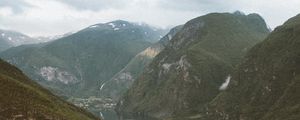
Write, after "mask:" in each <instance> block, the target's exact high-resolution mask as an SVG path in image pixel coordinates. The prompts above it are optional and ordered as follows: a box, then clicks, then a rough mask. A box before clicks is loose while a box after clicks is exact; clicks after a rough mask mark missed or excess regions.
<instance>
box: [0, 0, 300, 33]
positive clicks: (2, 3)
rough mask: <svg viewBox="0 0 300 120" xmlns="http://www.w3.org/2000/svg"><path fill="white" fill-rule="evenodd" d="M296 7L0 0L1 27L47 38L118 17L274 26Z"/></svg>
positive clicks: (291, 3) (247, 0)
mask: <svg viewBox="0 0 300 120" xmlns="http://www.w3.org/2000/svg"><path fill="white" fill-rule="evenodd" d="M299 6H300V0H0V29H9V30H15V31H19V32H22V33H25V34H27V35H30V36H41V35H44V36H48V35H56V34H63V33H66V32H70V31H77V30H80V29H82V28H84V27H87V26H89V25H92V24H96V23H105V22H109V21H112V20H116V19H122V20H127V21H132V22H145V23H147V24H150V25H153V26H157V27H170V26H174V25H179V24H184V23H185V22H187V21H188V20H190V19H192V18H195V17H198V16H201V15H205V14H207V13H210V12H234V11H236V10H240V11H243V12H244V13H246V14H248V13H259V14H260V15H261V16H262V17H264V18H265V20H266V22H267V24H268V25H269V26H270V27H271V28H274V27H276V26H278V25H281V24H282V23H283V22H284V21H286V20H287V19H288V18H290V17H293V16H295V15H297V14H299V13H300V7H299Z"/></svg>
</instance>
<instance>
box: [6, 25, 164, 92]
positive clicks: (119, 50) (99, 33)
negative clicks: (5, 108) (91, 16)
mask: <svg viewBox="0 0 300 120" xmlns="http://www.w3.org/2000/svg"><path fill="white" fill-rule="evenodd" d="M162 31H163V30H158V29H154V28H152V27H149V26H147V25H139V24H135V23H130V22H127V21H122V20H117V21H112V22H109V23H105V24H95V25H92V26H89V27H87V28H85V29H83V30H80V31H78V32H76V33H74V34H72V35H69V36H66V37H63V38H61V39H58V40H55V41H51V42H47V43H43V44H36V45H23V46H20V47H16V48H12V49H9V50H7V51H5V52H3V53H1V55H0V56H1V57H2V58H3V59H5V60H6V61H8V62H9V63H12V64H14V65H16V66H17V67H19V68H20V69H22V70H23V71H24V72H25V74H26V75H28V76H29V77H30V78H32V79H33V80H36V81H37V82H38V83H40V84H41V85H43V86H45V87H47V88H48V89H50V90H52V91H53V92H55V93H56V94H59V95H63V96H68V97H70V96H74V97H90V96H100V94H99V89H100V86H101V85H102V84H103V83H104V82H105V81H107V80H109V79H110V78H111V77H113V75H114V74H116V73H117V72H119V71H120V70H121V69H122V68H124V67H125V66H126V64H127V63H128V62H129V61H130V60H131V59H132V58H133V57H134V56H135V55H136V54H138V53H139V52H141V51H143V50H144V49H146V48H147V47H149V46H150V45H151V44H152V43H151V41H157V40H158V39H159V38H160V36H161V35H163V34H164V33H163V32H162Z"/></svg>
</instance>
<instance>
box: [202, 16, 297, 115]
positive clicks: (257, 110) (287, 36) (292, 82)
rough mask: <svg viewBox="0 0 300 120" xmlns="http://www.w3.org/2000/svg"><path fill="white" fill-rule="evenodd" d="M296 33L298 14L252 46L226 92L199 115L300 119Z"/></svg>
mask: <svg viewBox="0 0 300 120" xmlns="http://www.w3.org/2000/svg"><path fill="white" fill-rule="evenodd" d="M299 33H300V16H299V15H298V16H296V17H294V18H291V19H290V20H288V21H287V22H286V23H285V24H283V25H282V26H279V27H277V28H276V29H275V30H274V31H273V32H272V33H271V34H270V35H269V36H268V37H267V38H266V39H265V40H264V41H263V42H262V43H259V44H258V45H256V46H255V47H253V49H251V50H250V51H249V53H248V54H247V56H246V57H245V58H244V60H243V62H242V63H241V64H240V65H239V67H238V68H237V69H236V70H235V72H234V74H233V77H232V82H231V83H230V85H229V89H228V90H226V91H224V92H222V93H220V94H219V95H218V96H217V97H216V98H215V99H214V100H213V101H211V102H210V103H209V104H208V105H207V107H206V109H203V111H201V112H199V113H202V115H201V116H202V117H201V118H202V119H203V120H215V119H225V118H226V119H230V120H239V119H246V120H298V119H300V103H299V101H300V91H299V86H300V79H299V76H300V74H299V73H300V57H299V55H300V35H299ZM203 113H207V114H203Z"/></svg>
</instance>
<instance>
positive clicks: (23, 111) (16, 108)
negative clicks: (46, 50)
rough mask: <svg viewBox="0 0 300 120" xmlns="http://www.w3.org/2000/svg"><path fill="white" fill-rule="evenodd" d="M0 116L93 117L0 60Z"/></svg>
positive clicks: (68, 119) (43, 118) (42, 119)
mask: <svg viewBox="0 0 300 120" xmlns="http://www.w3.org/2000/svg"><path fill="white" fill-rule="evenodd" d="M0 119H1V120H7V119H9V120H13V119H22V120H23V119H26V120H29V119H38V120H46V119H47V120H48V119H49V120H50V119H51V120H52V119H55V120H58V119H60V120H62V119H64V120H96V119H97V118H96V117H94V116H93V115H91V114H90V113H87V112H85V111H84V110H82V109H79V108H77V107H75V106H74V105H71V104H69V103H67V102H64V101H63V100H61V99H60V98H58V97H56V96H54V95H53V94H52V93H50V92H49V91H47V90H46V89H44V88H42V87H41V86H39V85H38V84H36V83H35V82H33V81H31V80H30V79H29V78H27V77H26V76H25V75H24V74H23V73H22V72H21V71H20V70H19V69H17V68H16V67H14V66H12V65H10V64H8V63H6V62H4V61H2V60H0Z"/></svg>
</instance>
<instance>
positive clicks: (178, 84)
mask: <svg viewBox="0 0 300 120" xmlns="http://www.w3.org/2000/svg"><path fill="white" fill-rule="evenodd" d="M268 33H269V30H268V29H267V26H266V24H265V22H264V20H263V19H262V18H261V17H260V16H259V15H257V14H249V15H243V14H237V13H235V14H230V13H212V14H208V15H205V16H201V17H198V18H195V19H193V20H191V21H189V22H187V23H186V24H185V25H184V27H183V28H182V29H181V30H180V31H179V32H178V33H177V34H176V35H175V36H174V38H173V39H172V40H171V41H170V43H169V44H167V46H166V48H165V49H164V50H163V51H162V52H160V53H159V54H158V55H157V56H156V57H155V58H154V60H153V61H152V63H150V65H149V66H148V67H147V68H146V69H145V71H144V72H143V73H142V74H141V75H140V76H139V77H138V78H137V80H136V81H135V82H134V83H133V85H132V88H130V89H129V91H128V92H127V93H126V94H125V96H124V97H123V98H122V99H121V100H120V102H119V103H118V105H117V110H118V111H119V112H120V113H133V114H144V115H149V116H154V117H157V118H165V117H171V116H174V115H179V116H181V115H186V114H193V113H197V112H198V111H199V108H202V107H204V106H205V105H206V104H207V103H208V102H210V101H211V100H213V99H214V98H215V97H216V96H217V95H218V93H220V90H219V87H220V86H221V85H222V83H223V82H224V81H225V79H226V78H227V77H228V76H230V74H231V73H232V71H233V69H234V68H235V66H237V64H238V63H239V62H240V61H241V59H242V58H243V57H244V55H245V53H246V52H247V51H248V50H249V49H250V48H251V47H252V46H254V45H255V44H256V43H258V42H261V41H262V40H263V39H264V38H265V37H266V35H268Z"/></svg>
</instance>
